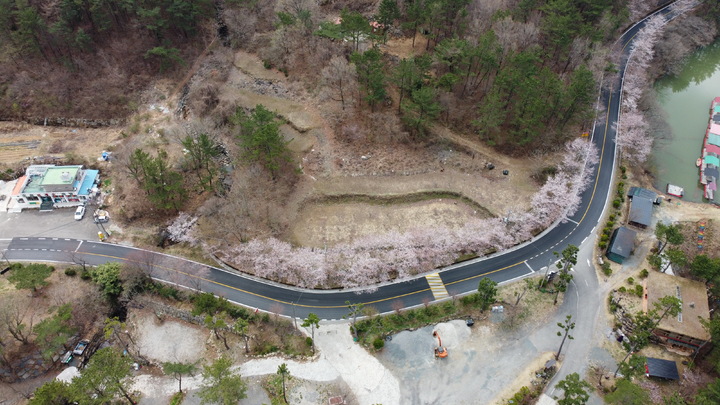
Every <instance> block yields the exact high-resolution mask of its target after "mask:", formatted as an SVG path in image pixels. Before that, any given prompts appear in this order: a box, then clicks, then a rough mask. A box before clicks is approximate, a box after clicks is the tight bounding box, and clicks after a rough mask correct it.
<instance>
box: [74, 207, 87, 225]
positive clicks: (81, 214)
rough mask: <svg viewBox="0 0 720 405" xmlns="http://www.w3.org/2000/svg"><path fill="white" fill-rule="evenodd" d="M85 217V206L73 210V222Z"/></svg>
mask: <svg viewBox="0 0 720 405" xmlns="http://www.w3.org/2000/svg"><path fill="white" fill-rule="evenodd" d="M84 216H85V206H84V205H81V206H79V207H77V209H76V210H75V220H76V221H79V220H81V219H83V217H84Z"/></svg>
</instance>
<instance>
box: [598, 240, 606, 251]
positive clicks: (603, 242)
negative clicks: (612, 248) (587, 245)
mask: <svg viewBox="0 0 720 405" xmlns="http://www.w3.org/2000/svg"><path fill="white" fill-rule="evenodd" d="M598 247H599V248H600V249H605V248H606V247H607V242H605V241H600V243H598Z"/></svg>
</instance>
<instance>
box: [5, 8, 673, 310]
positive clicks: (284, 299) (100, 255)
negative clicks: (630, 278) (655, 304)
mask: <svg viewBox="0 0 720 405" xmlns="http://www.w3.org/2000/svg"><path fill="white" fill-rule="evenodd" d="M667 10H668V9H667V8H665V9H662V10H661V11H659V12H661V13H667ZM643 26H644V21H642V22H640V23H638V24H636V25H635V26H633V27H631V28H630V29H629V30H628V31H627V32H626V33H625V34H623V36H622V37H621V39H620V40H619V46H621V47H622V49H623V57H622V64H621V66H619V70H620V72H621V74H624V71H625V63H626V60H627V56H628V54H629V49H630V46H629V44H630V43H631V42H632V40H633V38H634V36H635V35H636V34H637V32H638V31H639V30H640V29H641V28H642V27H643ZM599 105H600V110H601V111H605V112H606V118H605V120H604V121H600V122H598V123H597V124H596V126H595V128H594V131H593V133H592V142H594V143H595V144H596V145H597V146H598V150H599V151H600V163H599V164H598V165H597V166H596V167H595V169H594V173H593V175H594V182H593V184H592V185H591V187H590V188H589V189H588V190H586V191H585V192H584V193H583V196H582V203H581V205H580V208H579V209H578V211H577V213H576V214H575V215H573V216H572V217H571V218H568V219H567V220H566V221H564V222H560V223H558V224H557V226H555V227H553V228H552V229H550V230H548V231H546V232H545V233H544V234H542V235H540V236H539V237H537V238H535V239H534V240H532V241H530V242H528V243H525V244H523V245H521V246H519V247H516V248H513V249H511V250H509V251H506V252H502V253H500V254H497V255H494V256H491V257H487V258H482V259H479V260H474V261H470V262H466V263H462V264H459V265H455V266H451V267H448V268H446V269H443V270H441V271H440V276H441V278H442V281H443V282H444V284H445V286H446V288H447V290H448V292H449V293H450V294H451V295H460V294H463V293H467V292H471V291H474V290H475V289H476V288H477V284H478V282H479V280H480V278H482V277H488V278H491V279H493V280H495V281H497V282H504V281H508V280H512V279H516V278H519V277H523V276H526V275H528V274H531V273H533V272H536V271H540V270H541V269H542V268H543V267H544V266H547V265H548V263H549V262H550V261H551V260H553V251H561V250H562V249H563V248H565V246H567V245H568V244H574V245H577V246H579V245H581V244H582V243H583V242H584V241H585V240H586V239H587V238H588V237H590V236H592V237H593V238H594V233H593V231H594V229H595V227H596V225H597V223H598V221H599V219H600V218H601V216H602V213H603V210H604V208H605V205H606V201H607V199H608V190H610V184H611V181H612V177H613V169H614V165H615V143H614V140H615V124H616V121H617V117H618V112H619V110H618V109H619V106H620V86H619V85H618V84H616V83H610V84H608V85H606V86H605V87H604V88H603V90H602V91H601V94H600V98H599ZM0 242H1V241H0ZM5 254H6V256H7V258H8V259H10V260H54V261H74V260H85V261H87V262H88V263H91V264H100V263H104V262H107V261H126V262H131V263H135V264H137V265H139V266H151V267H153V268H154V269H155V270H154V271H153V277H156V278H160V279H163V280H166V281H169V282H174V283H177V284H181V285H185V286H189V287H191V288H200V289H202V290H204V291H209V292H212V293H214V294H217V295H221V296H224V297H226V298H228V299H229V300H231V301H234V302H237V303H240V304H242V305H245V306H248V307H252V308H260V309H261V310H266V311H271V312H276V313H280V314H282V315H286V316H297V317H305V316H306V315H307V314H308V313H309V312H314V313H316V314H318V315H319V316H320V317H321V318H323V319H339V318H341V317H342V316H344V315H346V314H347V312H348V311H347V308H346V305H345V302H346V301H350V302H353V303H357V302H363V303H365V304H366V305H372V306H373V307H375V308H376V309H377V310H378V311H380V312H381V313H382V312H390V311H393V310H394V309H395V308H398V307H403V308H407V307H412V306H416V305H422V304H423V302H427V301H432V300H433V299H434V297H433V295H432V293H431V291H430V288H429V285H428V282H427V281H426V279H425V278H424V277H419V278H415V279H411V280H407V281H400V282H395V283H392V284H387V285H382V286H380V287H379V288H377V289H375V290H374V291H362V290H352V291H351V290H332V291H316V290H304V289H296V288H292V287H287V286H283V285H279V284H275V283H271V282H268V281H264V280H259V279H255V278H252V277H248V276H246V275H243V274H237V273H234V272H229V271H226V270H222V269H218V268H213V267H209V266H205V265H201V264H199V263H194V262H190V261H187V260H184V259H182V258H177V257H170V256H167V255H162V254H151V253H147V252H145V253H144V252H143V251H140V250H138V249H134V248H130V247H125V246H120V245H114V244H107V243H98V242H90V241H80V240H73V239H64V238H36V237H18V238H13V239H12V240H11V241H9V243H8V245H7V248H6V251H5Z"/></svg>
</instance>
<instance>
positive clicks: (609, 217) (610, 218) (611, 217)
mask: <svg viewBox="0 0 720 405" xmlns="http://www.w3.org/2000/svg"><path fill="white" fill-rule="evenodd" d="M615 218H617V214H615V213H613V214H610V215H609V216H608V220H609V221H614V220H615Z"/></svg>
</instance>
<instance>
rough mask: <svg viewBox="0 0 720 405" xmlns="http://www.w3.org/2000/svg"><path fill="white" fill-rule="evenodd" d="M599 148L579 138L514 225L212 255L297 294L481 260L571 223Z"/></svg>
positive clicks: (485, 223)
mask: <svg viewBox="0 0 720 405" xmlns="http://www.w3.org/2000/svg"><path fill="white" fill-rule="evenodd" d="M597 162H598V153H597V149H596V147H595V146H594V145H593V144H592V143H591V142H588V141H587V139H583V138H579V139H576V140H574V141H572V142H569V143H568V144H567V145H566V147H565V153H564V155H563V159H562V160H561V162H560V163H559V165H558V171H557V173H556V174H555V175H554V176H551V177H550V178H548V180H547V182H546V183H545V184H544V185H543V186H542V188H541V189H540V190H539V191H538V192H537V193H536V194H535V195H534V196H533V199H532V209H531V211H529V212H527V213H523V214H520V215H518V216H517V218H512V221H509V220H504V219H503V218H486V219H473V220H470V221H468V222H467V223H466V224H465V225H464V226H463V227H461V228H459V229H449V228H432V229H429V228H415V229H410V230H408V231H406V232H403V233H400V232H389V233H386V234H379V235H368V236H365V237H361V238H357V239H355V240H353V241H351V242H348V243H344V244H339V245H335V246H330V247H327V248H324V249H319V248H308V247H294V246H292V245H291V244H289V243H287V242H283V241H281V240H278V239H275V238H266V239H254V240H251V241H249V242H248V243H244V244H235V245H232V246H230V247H229V248H228V249H218V250H217V251H216V252H215V253H216V254H217V255H218V256H221V257H222V258H224V259H225V260H228V261H230V262H232V263H233V264H234V265H235V266H237V267H239V268H240V269H241V270H243V271H246V272H248V273H252V274H254V275H256V276H258V277H263V278H267V279H272V280H276V281H279V282H283V283H287V284H292V285H297V286H299V287H306V288H317V287H326V288H327V287H329V288H333V287H346V288H349V287H358V286H363V287H368V288H370V289H373V288H376V287H373V286H377V284H378V283H382V282H385V281H388V280H392V279H403V278H407V277H410V276H413V275H416V274H419V273H422V272H427V271H430V270H432V269H435V268H437V267H441V266H446V265H448V264H450V263H452V262H454V261H455V259H457V257H458V256H460V255H462V254H468V253H473V254H477V255H480V256H482V255H485V254H487V253H490V252H494V251H501V250H503V249H507V248H508V247H511V246H513V245H516V244H518V243H521V242H523V241H525V240H528V239H529V238H531V237H532V235H533V234H535V233H537V232H538V231H540V230H542V229H544V228H546V227H547V226H549V225H551V224H552V223H553V222H555V221H557V220H560V219H563V218H565V217H567V216H571V215H573V214H574V213H575V211H576V210H577V208H578V206H579V204H580V201H581V200H580V193H582V192H583V191H584V190H585V189H586V188H587V187H588V186H589V185H590V184H591V180H592V179H593V174H594V171H593V166H594V165H596V164H597Z"/></svg>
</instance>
